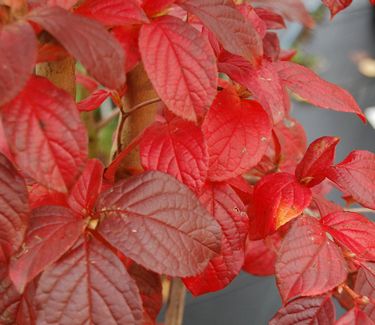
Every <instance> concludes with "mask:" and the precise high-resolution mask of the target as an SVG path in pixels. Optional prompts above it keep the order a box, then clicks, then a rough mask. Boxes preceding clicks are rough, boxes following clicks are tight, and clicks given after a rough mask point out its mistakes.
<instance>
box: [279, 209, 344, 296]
mask: <svg viewBox="0 0 375 325" xmlns="http://www.w3.org/2000/svg"><path fill="white" fill-rule="evenodd" d="M327 261H329V263H327ZM346 275H347V270H346V263H345V260H344V258H343V256H342V254H341V251H340V250H339V248H338V247H337V246H336V245H335V244H334V243H333V242H332V241H330V240H329V239H328V238H327V236H326V234H325V232H324V229H323V228H322V226H321V225H320V224H319V221H318V220H316V219H315V218H312V217H305V216H303V217H301V218H298V219H297V220H296V221H295V223H294V224H293V226H292V228H291V229H290V231H289V232H288V234H287V235H286V237H285V238H284V240H283V243H282V245H281V248H280V251H279V256H278V259H277V262H276V280H277V286H278V288H279V291H280V294H281V297H282V299H283V301H284V302H287V301H288V300H290V299H291V298H294V297H296V296H314V295H318V294H322V293H324V292H326V291H329V290H331V289H333V288H335V287H336V286H338V285H339V284H341V283H342V282H344V281H345V279H346Z"/></svg>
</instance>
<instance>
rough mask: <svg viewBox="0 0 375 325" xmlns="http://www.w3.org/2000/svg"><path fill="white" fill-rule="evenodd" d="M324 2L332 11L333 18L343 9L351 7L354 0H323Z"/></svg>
mask: <svg viewBox="0 0 375 325" xmlns="http://www.w3.org/2000/svg"><path fill="white" fill-rule="evenodd" d="M322 2H323V3H324V5H325V6H326V7H327V8H328V9H329V11H330V12H331V18H333V17H334V16H335V15H336V14H337V13H339V12H340V11H341V10H344V9H345V8H346V7H349V6H350V4H351V3H352V0H322Z"/></svg>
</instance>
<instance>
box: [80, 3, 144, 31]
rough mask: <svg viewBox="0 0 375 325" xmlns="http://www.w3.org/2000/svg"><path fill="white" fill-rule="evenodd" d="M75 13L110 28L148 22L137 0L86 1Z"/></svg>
mask: <svg viewBox="0 0 375 325" xmlns="http://www.w3.org/2000/svg"><path fill="white" fill-rule="evenodd" d="M75 13H78V14H80V15H83V16H86V17H88V18H91V19H94V20H97V21H99V22H101V23H102V24H104V25H108V26H113V25H125V24H137V23H147V22H148V18H147V16H146V14H145V13H144V11H143V10H142V8H141V7H140V6H139V4H138V3H137V1H136V0H126V1H123V0H105V1H103V0H86V1H84V2H83V3H82V4H81V5H80V6H79V7H78V8H77V9H76V11H75Z"/></svg>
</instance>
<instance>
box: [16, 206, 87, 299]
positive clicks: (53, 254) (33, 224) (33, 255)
mask: <svg viewBox="0 0 375 325" xmlns="http://www.w3.org/2000/svg"><path fill="white" fill-rule="evenodd" d="M82 230H83V221H82V220H81V219H77V217H75V216H74V215H73V214H72V212H71V211H70V210H69V209H66V208H64V207H58V206H43V207H40V208H38V209H35V210H33V212H32V213H31V215H30V223H29V228H28V231H27V235H26V239H25V244H24V246H23V247H22V249H21V251H20V252H19V254H17V255H16V256H15V257H14V258H13V259H12V261H11V264H10V268H9V276H10V278H11V280H12V281H13V283H14V285H15V286H16V288H17V290H19V291H20V292H22V291H23V289H24V288H25V286H26V284H27V283H28V282H30V281H31V280H32V279H33V278H34V277H36V276H37V275H38V274H39V273H40V272H42V271H43V270H44V269H45V268H46V267H47V266H49V265H51V264H52V263H53V262H55V261H57V260H58V259H59V258H60V257H61V256H62V255H63V254H64V253H65V252H66V251H67V250H68V249H69V248H70V247H71V246H72V245H73V244H74V242H75V241H76V240H77V239H78V237H79V236H80V234H81V233H82Z"/></svg>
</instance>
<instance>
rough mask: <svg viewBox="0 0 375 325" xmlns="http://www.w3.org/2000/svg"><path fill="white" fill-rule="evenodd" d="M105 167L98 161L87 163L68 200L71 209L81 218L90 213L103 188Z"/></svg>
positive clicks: (93, 160)
mask: <svg viewBox="0 0 375 325" xmlns="http://www.w3.org/2000/svg"><path fill="white" fill-rule="evenodd" d="M103 172H104V166H103V164H102V163H101V162H100V161H99V160H96V159H91V160H89V161H88V162H87V165H86V168H85V169H84V171H83V172H82V174H81V176H80V178H79V179H78V181H77V183H76V184H75V185H74V186H73V188H72V191H71V192H70V195H69V198H68V204H69V206H70V208H71V209H72V210H73V211H75V212H77V213H78V214H79V215H81V216H85V215H86V214H88V213H90V212H91V211H92V209H93V207H94V205H95V203H96V199H97V198H98V195H99V193H100V191H101V188H102V178H103Z"/></svg>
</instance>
